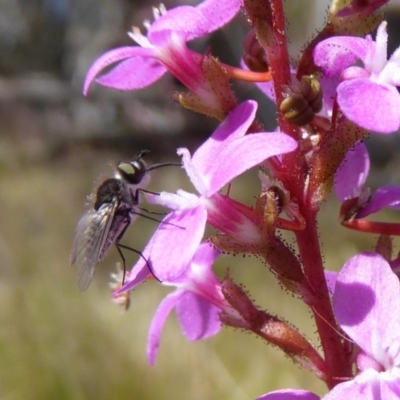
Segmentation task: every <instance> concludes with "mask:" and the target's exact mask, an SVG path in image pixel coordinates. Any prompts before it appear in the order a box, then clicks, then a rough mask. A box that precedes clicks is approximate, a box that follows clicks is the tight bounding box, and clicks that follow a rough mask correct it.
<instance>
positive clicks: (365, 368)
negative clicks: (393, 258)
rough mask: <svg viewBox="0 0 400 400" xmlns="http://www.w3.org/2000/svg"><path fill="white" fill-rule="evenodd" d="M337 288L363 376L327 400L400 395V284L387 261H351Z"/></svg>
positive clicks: (298, 395) (298, 394) (288, 395)
mask: <svg viewBox="0 0 400 400" xmlns="http://www.w3.org/2000/svg"><path fill="white" fill-rule="evenodd" d="M331 286H332V287H334V294H333V309H334V313H335V316H336V319H337V321H338V323H339V325H340V327H341V328H342V329H343V331H344V332H345V333H346V334H347V335H348V336H349V338H350V339H351V340H352V341H354V343H355V344H356V345H357V346H358V347H359V353H358V356H357V367H358V374H357V375H356V376H355V377H354V378H352V379H350V377H349V380H348V381H345V382H343V383H340V384H338V385H337V386H335V387H334V388H333V389H332V390H331V391H330V392H329V393H328V394H327V395H326V396H324V397H323V400H343V399H352V400H358V399H359V400H380V399H385V400H386V399H388V400H390V399H393V400H395V399H398V398H399V396H400V282H399V279H398V277H397V276H396V275H395V274H394V273H393V271H392V270H391V267H390V265H389V264H388V263H387V262H386V260H385V259H384V258H383V257H382V256H380V255H378V254H376V253H368V252H366V253H362V254H359V255H357V256H355V257H353V258H351V259H350V260H348V261H347V262H346V264H345V265H344V267H343V269H342V270H341V271H340V272H339V274H338V275H337V278H336V282H335V283H331ZM278 399H282V400H283V399H285V400H298V399H303V400H316V399H318V397H317V396H316V395H314V394H313V393H311V392H307V391H299V390H284V391H276V392H272V393H268V394H266V395H263V396H261V397H259V398H258V400H278Z"/></svg>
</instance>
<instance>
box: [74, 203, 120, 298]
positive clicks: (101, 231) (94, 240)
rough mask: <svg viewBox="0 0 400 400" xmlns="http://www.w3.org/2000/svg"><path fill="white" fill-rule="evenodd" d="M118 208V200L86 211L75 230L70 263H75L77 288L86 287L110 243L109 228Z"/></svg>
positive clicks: (81, 289) (83, 288)
mask: <svg viewBox="0 0 400 400" xmlns="http://www.w3.org/2000/svg"><path fill="white" fill-rule="evenodd" d="M117 208H118V201H114V202H113V203H107V204H103V206H102V207H100V208H99V209H98V210H97V211H95V210H93V209H91V210H88V211H86V212H85V213H84V214H83V215H82V217H81V218H80V220H79V221H78V225H77V227H76V230H75V238H74V242H73V245H72V250H71V264H75V265H76V277H77V284H78V289H79V290H80V291H83V290H85V289H87V288H88V287H89V285H90V282H91V281H92V278H93V274H94V271H95V269H96V267H97V264H98V263H99V262H100V261H101V259H102V257H103V255H104V253H105V252H106V251H107V249H108V247H109V246H110V244H111V240H110V239H109V237H108V236H109V232H110V228H111V225H112V222H113V219H114V215H115V212H116V210H117Z"/></svg>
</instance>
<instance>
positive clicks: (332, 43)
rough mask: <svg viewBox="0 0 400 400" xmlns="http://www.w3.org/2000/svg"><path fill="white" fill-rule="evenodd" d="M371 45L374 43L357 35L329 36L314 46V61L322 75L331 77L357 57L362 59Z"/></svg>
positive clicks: (351, 63)
mask: <svg viewBox="0 0 400 400" xmlns="http://www.w3.org/2000/svg"><path fill="white" fill-rule="evenodd" d="M371 46H372V47H374V46H375V43H374V42H372V41H371V40H370V41H368V40H366V39H362V38H358V37H353V36H335V37H331V38H329V39H326V40H324V41H322V42H320V43H318V44H317V45H316V46H315V49H314V53H313V56H314V61H315V63H316V65H317V66H319V67H320V68H321V69H322V70H323V72H324V75H326V76H328V77H331V78H332V77H334V76H339V75H340V74H341V73H342V71H343V70H344V69H346V68H347V67H350V66H351V65H353V64H354V63H355V62H356V61H357V60H358V59H360V60H364V59H365V57H366V55H367V51H368V48H369V47H371Z"/></svg>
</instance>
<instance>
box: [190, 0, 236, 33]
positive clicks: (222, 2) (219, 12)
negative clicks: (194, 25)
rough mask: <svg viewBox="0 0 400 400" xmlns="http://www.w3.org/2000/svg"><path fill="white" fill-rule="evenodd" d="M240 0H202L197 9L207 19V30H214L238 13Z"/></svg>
mask: <svg viewBox="0 0 400 400" xmlns="http://www.w3.org/2000/svg"><path fill="white" fill-rule="evenodd" d="M242 3H243V1H242V0H204V1H202V2H201V3H200V4H199V5H198V6H197V9H198V10H199V11H201V13H202V14H203V15H204V17H205V18H206V20H207V26H205V27H203V29H207V32H214V31H216V30H217V29H219V28H221V27H222V26H224V25H226V24H227V23H228V22H229V21H231V20H232V19H233V18H234V17H235V16H236V14H238V13H239V11H240V8H241V6H242Z"/></svg>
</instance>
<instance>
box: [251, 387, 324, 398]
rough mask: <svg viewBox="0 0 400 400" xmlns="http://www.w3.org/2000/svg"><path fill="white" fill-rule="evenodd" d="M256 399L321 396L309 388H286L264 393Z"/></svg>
mask: <svg viewBox="0 0 400 400" xmlns="http://www.w3.org/2000/svg"><path fill="white" fill-rule="evenodd" d="M256 400H320V398H319V396H317V395H316V394H314V393H311V392H308V391H307V390H299V389H284V390H277V391H275V392H270V393H267V394H264V395H263V396H261V397H257V399H256ZM324 400H325V397H324Z"/></svg>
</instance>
